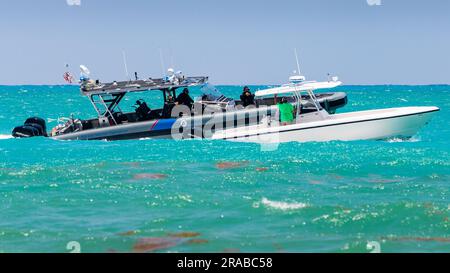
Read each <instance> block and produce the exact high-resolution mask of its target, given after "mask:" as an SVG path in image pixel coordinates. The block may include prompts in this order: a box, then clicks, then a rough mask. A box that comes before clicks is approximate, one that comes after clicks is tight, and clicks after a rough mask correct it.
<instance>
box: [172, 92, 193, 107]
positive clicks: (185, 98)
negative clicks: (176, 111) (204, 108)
mask: <svg viewBox="0 0 450 273" xmlns="http://www.w3.org/2000/svg"><path fill="white" fill-rule="evenodd" d="M176 103H177V104H178V105H186V106H187V107H189V108H192V104H193V103H194V100H193V99H192V98H191V97H190V96H189V89H187V88H184V90H183V92H182V93H181V94H180V95H178V97H177V99H176Z"/></svg>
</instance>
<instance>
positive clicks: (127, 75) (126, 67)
mask: <svg viewBox="0 0 450 273" xmlns="http://www.w3.org/2000/svg"><path fill="white" fill-rule="evenodd" d="M122 57H123V65H124V67H125V76H126V77H127V78H128V79H129V80H131V79H130V75H129V74H128V66H127V56H126V55H125V50H122Z"/></svg>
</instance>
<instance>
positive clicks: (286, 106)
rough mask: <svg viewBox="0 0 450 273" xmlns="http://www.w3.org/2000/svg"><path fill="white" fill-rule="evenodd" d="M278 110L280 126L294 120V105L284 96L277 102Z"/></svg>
mask: <svg viewBox="0 0 450 273" xmlns="http://www.w3.org/2000/svg"><path fill="white" fill-rule="evenodd" d="M278 111H279V112H280V122H281V125H282V126H285V125H289V124H292V122H293V121H294V106H292V104H290V103H288V102H287V99H286V98H282V99H281V102H280V103H279V104H278Z"/></svg>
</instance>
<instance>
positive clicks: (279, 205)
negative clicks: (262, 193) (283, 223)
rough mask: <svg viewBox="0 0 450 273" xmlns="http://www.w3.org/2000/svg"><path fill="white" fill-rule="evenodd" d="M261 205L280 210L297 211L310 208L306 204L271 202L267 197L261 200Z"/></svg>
mask: <svg viewBox="0 0 450 273" xmlns="http://www.w3.org/2000/svg"><path fill="white" fill-rule="evenodd" d="M261 204H263V205H265V206H266V207H270V208H273V209H279V210H296V209H303V208H306V207H308V204H305V203H297V202H292V203H288V202H280V201H271V200H269V199H267V198H265V197H264V198H263V199H262V200H261Z"/></svg>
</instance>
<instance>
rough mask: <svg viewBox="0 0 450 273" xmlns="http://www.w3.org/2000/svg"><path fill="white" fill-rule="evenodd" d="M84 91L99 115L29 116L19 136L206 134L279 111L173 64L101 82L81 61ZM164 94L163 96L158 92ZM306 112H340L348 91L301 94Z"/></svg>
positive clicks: (252, 122)
mask: <svg viewBox="0 0 450 273" xmlns="http://www.w3.org/2000/svg"><path fill="white" fill-rule="evenodd" d="M80 69H81V73H82V75H81V77H80V92H81V94H82V95H83V96H85V97H87V98H88V99H89V101H90V102H91V104H92V106H93V108H94V110H95V112H96V113H97V117H95V118H92V119H88V120H81V119H77V118H74V117H70V118H61V119H59V121H60V124H58V125H57V126H56V127H54V128H53V129H52V130H51V131H50V132H47V129H46V127H47V124H46V121H45V120H44V119H42V118H38V117H31V118H28V119H27V120H26V121H25V123H24V124H23V125H21V126H17V127H16V128H14V130H13V132H12V135H13V136H14V137H19V138H22V137H34V136H45V137H50V138H53V139H57V140H124V139H141V138H175V139H179V138H181V139H186V138H206V137H208V136H209V134H208V136H207V135H205V133H204V132H205V128H206V129H208V128H211V129H212V130H214V131H215V130H217V129H219V128H222V129H226V128H239V127H245V126H253V125H258V124H260V122H261V120H263V119H264V118H265V117H267V116H274V115H276V112H277V109H278V108H277V105H276V103H273V100H265V99H263V98H262V99H257V100H255V104H254V105H251V106H249V107H244V106H243V105H242V102H241V101H239V100H234V99H232V98H228V97H226V96H224V95H222V94H221V93H220V92H219V91H218V90H217V88H215V87H214V86H213V85H211V84H209V82H208V77H205V76H201V77H185V76H184V75H183V73H182V72H174V70H173V69H169V70H168V75H167V76H165V77H164V78H160V79H151V78H149V79H145V80H138V79H136V80H129V81H122V82H116V81H114V82H110V83H101V82H100V81H99V80H97V81H94V80H91V79H90V71H89V70H88V69H87V67H85V66H83V65H81V66H80ZM186 88H200V90H201V91H202V96H200V97H199V98H197V99H196V100H195V102H194V103H193V105H192V107H187V106H184V105H177V104H176V103H175V101H174V98H176V97H177V93H178V91H179V90H180V89H181V90H184V89H186ZM144 93H145V94H149V95H150V94H158V95H161V94H162V101H161V103H162V105H163V106H162V107H160V108H158V109H150V107H148V105H147V104H146V102H145V101H144V100H141V99H140V100H139V101H138V102H137V105H136V109H135V111H132V112H124V111H122V109H121V108H120V104H121V103H123V101H126V100H124V97H125V96H127V95H128V94H144ZM159 97H161V96H159ZM299 103H300V104H301V107H302V109H303V110H304V112H305V113H306V112H308V111H309V112H315V111H316V110H315V103H318V104H319V105H320V107H321V109H324V111H328V112H327V113H335V112H336V110H337V109H339V108H340V107H343V106H345V105H346V104H347V95H346V94H345V93H343V92H328V93H321V94H318V95H317V97H315V100H314V101H313V100H311V99H310V98H309V97H307V96H306V95H303V96H301V101H300V102H299Z"/></svg>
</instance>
